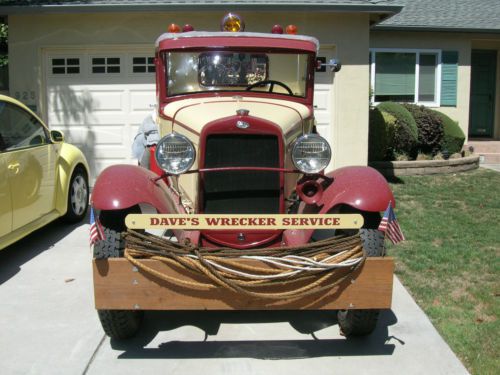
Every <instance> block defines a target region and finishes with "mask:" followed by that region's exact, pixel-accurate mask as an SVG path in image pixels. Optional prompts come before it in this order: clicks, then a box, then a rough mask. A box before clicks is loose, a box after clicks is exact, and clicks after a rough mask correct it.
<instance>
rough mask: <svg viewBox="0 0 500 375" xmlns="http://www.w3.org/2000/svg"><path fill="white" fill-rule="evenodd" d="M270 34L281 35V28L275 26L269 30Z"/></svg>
mask: <svg viewBox="0 0 500 375" xmlns="http://www.w3.org/2000/svg"><path fill="white" fill-rule="evenodd" d="M271 33H273V34H283V28H282V27H281V25H278V24H276V25H274V26H273V28H272V29H271Z"/></svg>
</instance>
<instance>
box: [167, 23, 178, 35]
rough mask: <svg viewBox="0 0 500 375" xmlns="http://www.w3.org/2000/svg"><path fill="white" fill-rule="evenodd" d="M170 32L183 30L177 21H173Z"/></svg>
mask: <svg viewBox="0 0 500 375" xmlns="http://www.w3.org/2000/svg"><path fill="white" fill-rule="evenodd" d="M167 30H168V32H169V33H180V32H181V27H180V26H179V25H177V24H175V23H171V24H170V25H169V26H168V29H167Z"/></svg>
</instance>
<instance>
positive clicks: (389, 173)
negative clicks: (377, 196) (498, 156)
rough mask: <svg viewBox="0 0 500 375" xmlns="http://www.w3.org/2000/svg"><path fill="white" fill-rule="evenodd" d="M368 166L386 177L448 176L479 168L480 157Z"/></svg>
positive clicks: (377, 163)
mask: <svg viewBox="0 0 500 375" xmlns="http://www.w3.org/2000/svg"><path fill="white" fill-rule="evenodd" d="M368 165H369V166H370V167H372V168H375V169H376V170H378V171H379V172H380V173H382V174H383V175H384V176H385V177H397V176H421V175H431V174H446V173H456V172H465V171H470V170H472V169H477V168H479V156H476V155H473V156H466V157H463V158H459V159H448V160H414V161H373V162H370V163H368Z"/></svg>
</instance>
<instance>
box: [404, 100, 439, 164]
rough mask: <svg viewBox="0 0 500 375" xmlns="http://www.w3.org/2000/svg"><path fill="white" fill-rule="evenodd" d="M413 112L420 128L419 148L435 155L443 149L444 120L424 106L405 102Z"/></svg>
mask: <svg viewBox="0 0 500 375" xmlns="http://www.w3.org/2000/svg"><path fill="white" fill-rule="evenodd" d="M403 106H404V107H405V108H406V109H407V110H408V111H409V112H410V113H411V114H412V116H413V118H414V119H415V122H416V124H417V129H418V150H419V152H421V153H424V154H432V155H435V154H437V153H438V152H439V151H440V150H441V140H442V139H443V135H444V131H443V122H442V120H441V118H440V117H439V116H437V115H436V113H435V112H434V111H432V110H430V109H429V108H426V107H424V106H418V105H415V104H403Z"/></svg>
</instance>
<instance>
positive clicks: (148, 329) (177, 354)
mask: <svg viewBox="0 0 500 375" xmlns="http://www.w3.org/2000/svg"><path fill="white" fill-rule="evenodd" d="M335 316H336V314H335V313H334V312H331V311H229V312H218V311H203V312H197V311H185V312H158V311H154V312H147V313H146V314H145V319H144V322H143V327H142V329H141V331H140V332H139V335H138V336H137V337H135V338H133V339H131V340H128V341H115V340H111V346H112V348H113V349H115V350H124V353H122V354H121V355H120V356H119V358H121V359H132V358H134V359H137V358H143V359H144V358H146V359H162V358H170V359H171V358H178V359H201V358H255V359H270V360H276V359H299V358H315V357H330V356H365V355H370V356H373V355H391V354H392V353H393V352H394V349H395V344H394V343H391V342H390V341H391V340H397V341H398V342H399V343H400V344H403V345H404V342H402V341H401V340H399V339H397V338H395V337H391V336H389V335H388V327H389V326H391V325H394V324H396V323H397V318H396V316H395V315H394V313H393V312H392V311H391V310H385V311H383V312H382V313H381V315H380V318H379V322H378V324H377V329H376V330H375V332H373V334H371V335H370V336H367V337H363V338H350V339H346V338H340V339H317V338H316V336H315V335H314V332H315V331H318V330H320V329H323V328H326V327H329V326H332V325H334V324H336V318H335ZM275 322H288V323H289V324H290V325H291V326H292V327H293V328H294V329H295V330H297V331H298V332H300V333H303V334H311V335H312V339H309V340H262V341H261V340H249V341H240V340H234V341H233V340H231V341H224V340H223V341H206V339H207V336H208V335H215V334H217V332H218V331H219V328H220V325H221V324H223V323H230V324H241V325H242V326H243V325H244V324H246V323H275ZM185 325H191V326H195V327H198V328H200V329H201V330H203V331H204V332H205V340H204V341H169V342H164V343H162V344H160V345H159V347H158V348H147V347H146V346H148V344H149V343H150V342H151V341H152V340H153V339H154V338H155V336H156V335H157V334H158V332H159V331H164V330H173V329H176V328H179V327H182V326H185ZM262 335H263V336H265V335H266V332H264V331H263V332H262Z"/></svg>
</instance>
